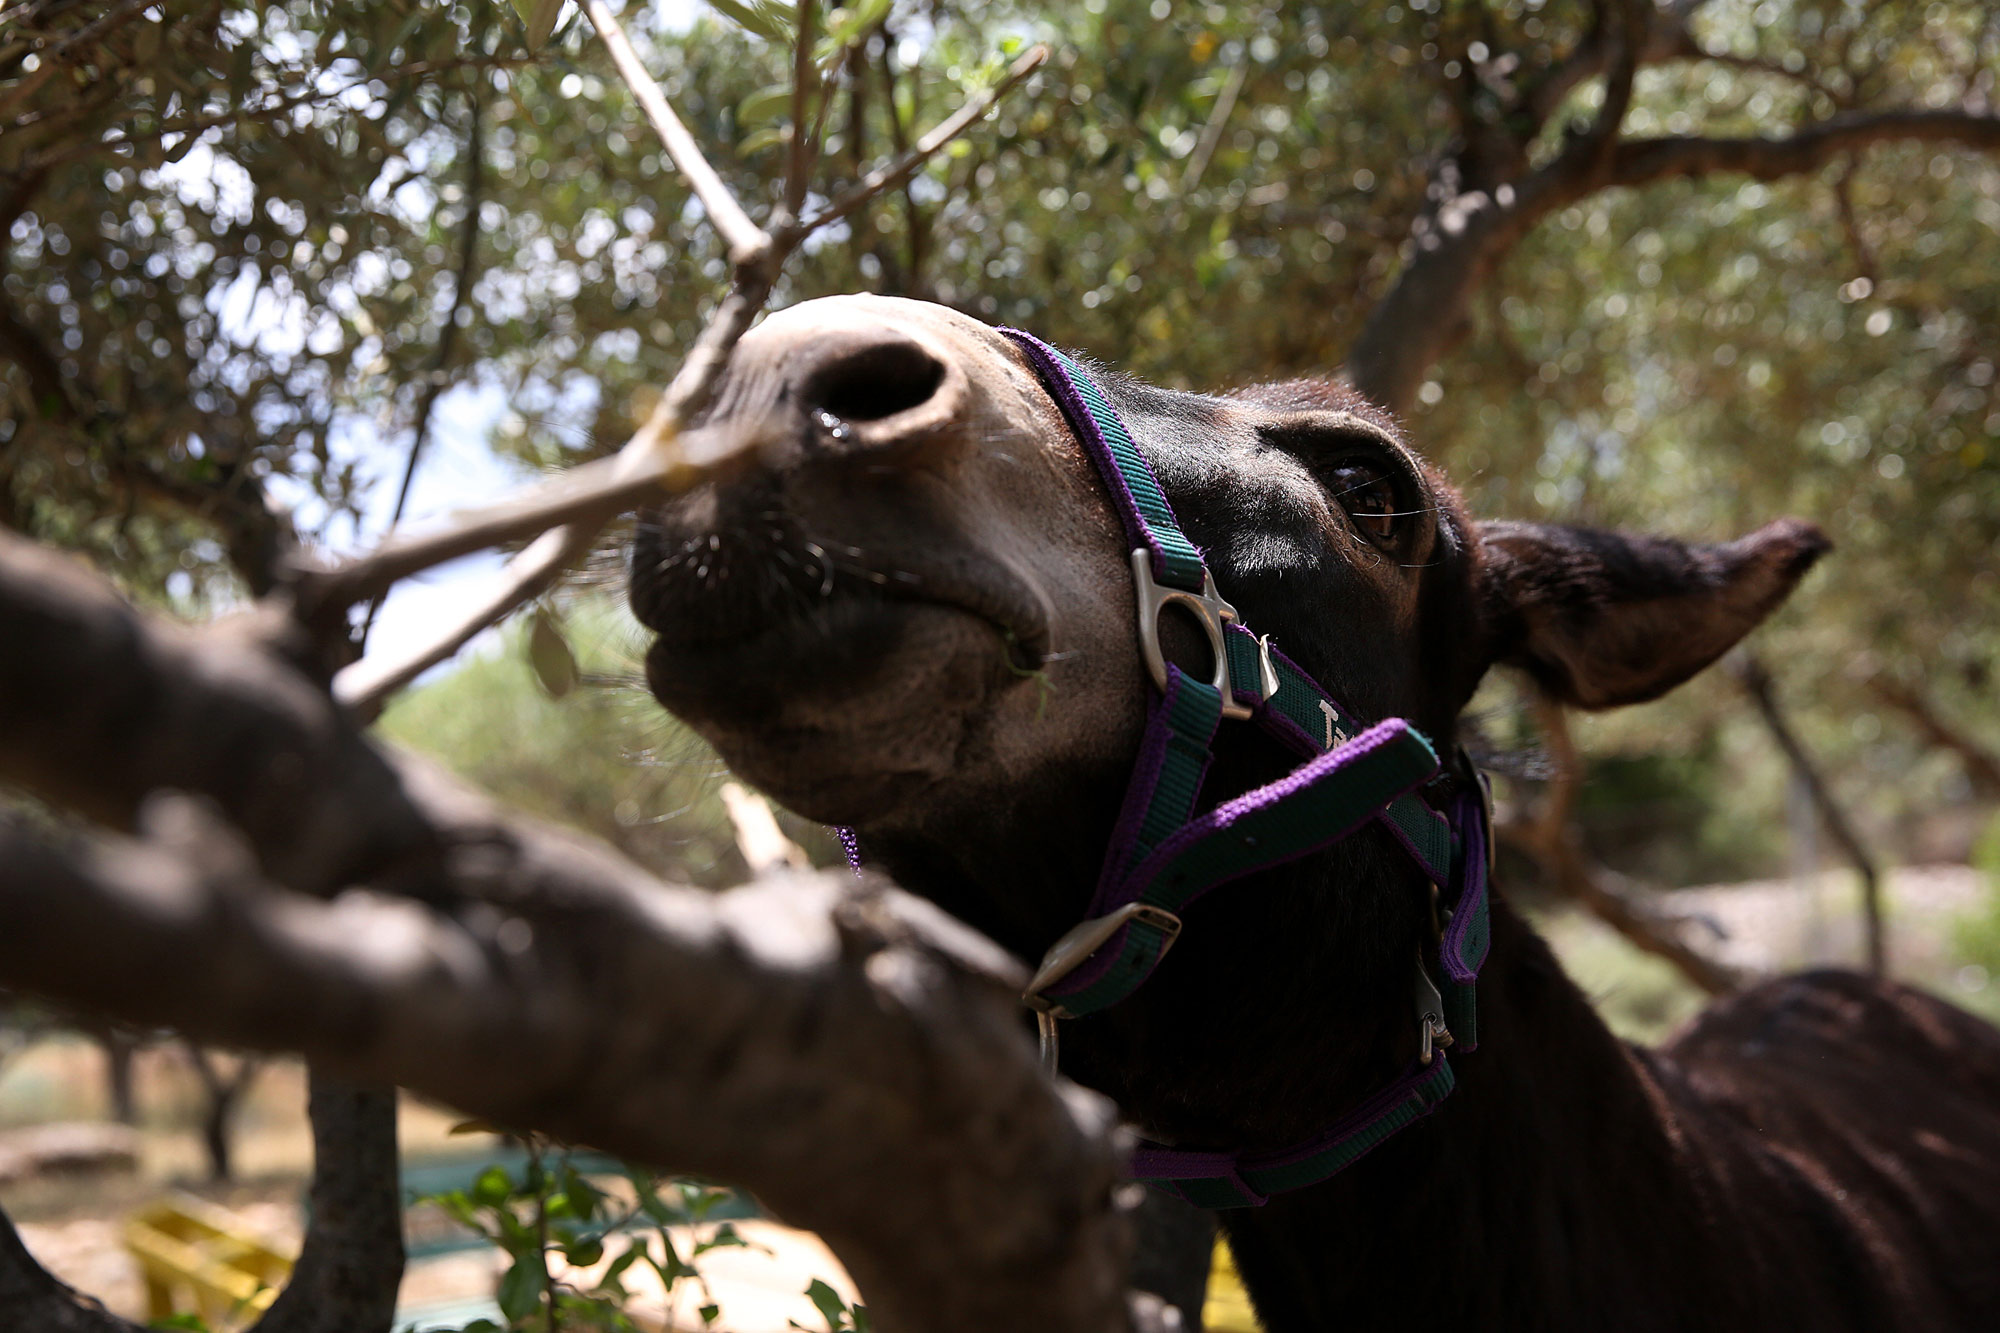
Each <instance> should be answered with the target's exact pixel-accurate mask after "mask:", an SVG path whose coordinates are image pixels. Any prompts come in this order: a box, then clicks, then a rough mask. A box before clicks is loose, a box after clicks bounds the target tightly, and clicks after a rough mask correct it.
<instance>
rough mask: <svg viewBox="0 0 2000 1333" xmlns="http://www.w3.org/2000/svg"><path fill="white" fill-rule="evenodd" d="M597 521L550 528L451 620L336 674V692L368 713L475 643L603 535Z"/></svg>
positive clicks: (348, 702) (370, 713)
mask: <svg viewBox="0 0 2000 1333" xmlns="http://www.w3.org/2000/svg"><path fill="white" fill-rule="evenodd" d="M598 528H599V525H598V524H596V523H589V524H576V525H573V526H570V527H563V528H550V529H549V530H548V531H547V532H544V533H543V534H542V535H541V536H539V537H537V538H535V540H534V541H533V542H531V543H529V545H528V547H527V549H525V550H523V551H522V552H521V553H520V554H519V555H517V556H515V557H514V558H513V559H512V560H510V561H508V562H507V567H506V568H505V569H504V570H502V571H501V575H500V578H499V580H498V581H497V582H496V583H495V584H494V586H493V587H492V588H491V589H490V590H488V592H487V593H486V595H485V596H483V597H480V598H478V599H477V600H475V601H474V602H472V604H471V605H469V606H466V607H464V608H463V609H462V610H461V611H460V612H459V614H458V617H457V619H455V620H453V621H452V622H451V624H450V626H449V627H448V628H446V629H444V630H441V631H439V632H437V633H435V634H433V635H432V636H431V637H430V638H429V639H427V640H425V641H424V642H423V643H422V644H421V645H419V646H418V647H417V648H415V649H413V650H412V651H410V652H407V653H404V654H403V655H402V656H400V657H392V658H384V657H382V656H380V655H379V654H378V655H377V656H375V657H365V658H363V659H361V660H360V661H359V662H356V663H354V664H353V665H351V666H348V667H345V668H343V669H342V670H341V672H340V674H339V675H337V676H335V677H334V678H333V697H334V698H336V699H338V700H339V701H340V702H341V703H343V704H345V705H347V706H348V707H349V708H352V709H354V710H355V711H356V712H358V713H360V714H362V715H363V716H364V717H373V716H374V715H375V713H376V712H377V711H378V710H379V709H380V707H381V705H382V703H383V702H384V701H385V700H386V699H388V697H389V696H390V695H392V694H394V693H395V692H396V691H397V690H400V689H402V688H403V687H404V686H405V685H408V684H409V683H410V682H411V681H413V680H415V679H416V678H417V677H418V676H421V675H423V674H424V672H426V671H428V670H430V669H431V668H432V667H433V666H436V665H437V664H438V663H439V662H442V661H444V660H445V659H446V658H448V657H450V656H451V655H452V654H453V653H456V652H457V651H458V650H459V649H460V648H463V647H464V646H465V645H466V644H468V643H470V642H471V641H472V639H473V638H474V637H475V636H476V635H478V634H479V633H480V632H481V631H482V630H485V629H487V628H489V627H490V626H493V625H495V624H498V623H499V622H500V621H501V620H503V619H505V618H506V616H507V615H508V614H509V613H510V612H512V611H513V610H514V608H515V607H517V606H520V605H521V604H522V603H523V602H526V601H528V600H529V599H530V598H533V597H537V596H540V595H541V593H542V592H543V591H544V590H546V589H547V588H548V586H549V585H550V584H552V583H554V582H555V581H556V579H557V578H558V577H560V576H561V574H562V572H563V571H564V570H565V569H567V568H569V566H570V565H571V564H573V563H574V562H575V561H576V560H578V559H580V558H581V557H582V556H583V554H584V553H585V552H586V551H588V550H589V549H590V545H591V543H592V542H593V541H595V540H596V538H597V532H598Z"/></svg>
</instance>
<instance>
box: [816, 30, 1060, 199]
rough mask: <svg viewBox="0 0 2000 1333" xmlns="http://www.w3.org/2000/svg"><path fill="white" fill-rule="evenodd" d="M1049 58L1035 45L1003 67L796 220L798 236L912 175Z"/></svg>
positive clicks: (1046, 51) (1044, 50) (899, 183)
mask: <svg viewBox="0 0 2000 1333" xmlns="http://www.w3.org/2000/svg"><path fill="white" fill-rule="evenodd" d="M1048 58H1049V48H1047V47H1046V46H1037V47H1035V48H1034V49H1033V50H1031V51H1029V52H1028V53H1027V54H1026V55H1024V56H1022V57H1021V58H1020V59H1019V60H1016V61H1015V62H1014V63H1013V64H1012V65H1009V66H1008V67H1007V75H1006V77H1005V78H1003V79H1001V80H1000V82H998V83H996V84H994V85H993V87H992V88H990V89H988V90H987V91H986V92H983V93H981V94H979V95H978V96H977V97H974V98H973V99H972V100H970V101H968V102H967V103H966V104H965V105H964V106H962V107H960V108H959V109H958V110H957V111H956V112H954V113H953V114H952V116H951V117H950V119H948V120H944V121H941V122H939V123H938V124H937V125H936V126H934V127H933V128H932V129H931V131H930V133H928V134H926V135H924V137H923V138H921V139H919V140H917V142H916V146H915V147H913V148H911V149H910V151H909V152H908V153H906V154H904V155H903V156H902V157H901V158H899V159H897V160H896V161H895V162H893V163H891V164H890V165H888V166H886V167H881V168H878V169H877V170H875V171H871V172H869V173H868V174H867V175H866V176H864V177H862V178H861V179H860V180H859V181H857V182H855V184H854V185H853V186H851V187H850V188H849V189H848V190H846V191H845V192H844V193H842V194H841V195H840V197H839V198H837V199H835V200H834V201H833V202H832V203H830V204H828V205H827V206H826V207H825V208H824V209H823V210H821V211H820V212H818V213H815V214H813V216H812V217H810V218H808V219H806V220H805V221H804V222H801V223H799V224H798V227H797V230H798V233H799V235H800V236H802V237H803V236H805V235H807V234H809V233H811V232H814V231H817V230H818V229H819V228H821V227H824V226H827V225H828V224H830V223H834V222H838V221H839V220H840V219H842V218H844V217H846V216H847V215H848V214H849V213H852V212H853V211H854V210H855V209H857V208H859V207H861V205H863V204H865V203H867V202H868V201H869V200H870V199H873V198H874V197H875V196H876V195H878V194H880V193H882V192H883V191H884V190H891V189H894V188H895V187H896V186H898V185H901V184H902V183H903V182H904V181H906V180H908V179H909V178H910V177H911V176H913V175H915V174H916V172H917V168H919V167H921V166H922V165H923V164H924V163H925V162H927V161H929V160H930V159H931V157H932V156H933V155H934V154H936V152H937V151H938V150H939V149H940V148H943V147H944V146H945V145H946V144H948V143H950V142H951V141H952V140H953V139H956V138H957V137H958V136H959V135H961V134H963V133H965V131H966V129H967V128H968V127H969V126H970V125H972V123H973V122H974V121H976V120H978V119H979V118H980V117H981V116H983V115H985V114H986V113H987V112H988V111H989V110H991V109H992V107H993V104H994V103H996V102H998V101H999V100H1000V99H1001V98H1002V97H1005V96H1006V95H1007V94H1008V93H1010V92H1012V91H1013V90H1014V88H1015V86H1016V85H1018V84H1019V83H1020V82H1021V81H1022V80H1023V79H1025V78H1027V77H1028V76H1029V75H1030V74H1033V73H1034V72H1035V71H1036V70H1038V69H1040V68H1041V67H1042V62H1043V61H1045V60H1047V59H1048Z"/></svg>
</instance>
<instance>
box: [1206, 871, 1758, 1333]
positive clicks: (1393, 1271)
mask: <svg viewBox="0 0 2000 1333" xmlns="http://www.w3.org/2000/svg"><path fill="white" fill-rule="evenodd" d="M1479 992H1480V995H1479V1027H1480V1034H1479V1035H1480V1044H1479V1049H1478V1050H1477V1051H1473V1052H1469V1053H1463V1054H1459V1055H1456V1056H1454V1057H1453V1067H1454V1071H1455V1072H1456V1074H1457V1078H1458V1088H1457V1090H1456V1091H1455V1092H1454V1093H1453V1094H1452V1095H1451V1097H1450V1098H1448V1099H1447V1100H1446V1101H1445V1103H1444V1104H1443V1106H1442V1107H1440V1108H1439V1110H1438V1111H1437V1112H1436V1113H1435V1114H1433V1115H1432V1116H1431V1117H1430V1118H1429V1119H1428V1120H1425V1121H1421V1122H1419V1123H1418V1124H1417V1125H1415V1126H1413V1127H1411V1128H1409V1129H1407V1130H1404V1131H1403V1132H1402V1133H1401V1134H1398V1135H1397V1136H1395V1137H1394V1138H1392V1139H1390V1140H1389V1141H1388V1142H1387V1143H1385V1144H1384V1145H1382V1146H1381V1147H1380V1148H1377V1149H1376V1150H1375V1151H1374V1152H1373V1153H1372V1154H1371V1155H1369V1156H1368V1157H1366V1158H1363V1159H1362V1160H1361V1161H1360V1162H1358V1163H1356V1164H1355V1165H1354V1166H1352V1167H1350V1168H1349V1169H1348V1170H1347V1171H1346V1172H1344V1173H1343V1174H1341V1175H1339V1176H1336V1177H1335V1178H1333V1179H1332V1180H1330V1181H1328V1182H1326V1183H1325V1184H1322V1185H1319V1186H1315V1187H1312V1188H1308V1189H1304V1190H1300V1191H1297V1192H1295V1193H1292V1194H1288V1195H1283V1196H1279V1197H1278V1198H1275V1199H1273V1200H1272V1201H1271V1202H1270V1203H1269V1204H1267V1205H1266V1206H1264V1207H1263V1208H1260V1209H1242V1210H1233V1211H1230V1212H1228V1213H1225V1214H1224V1215H1223V1217H1224V1225H1225V1227H1226V1228H1227V1230H1228V1233H1229V1237H1230V1241H1231V1245H1232V1248H1233V1249H1234V1251H1235V1253H1236V1255H1237V1259H1238V1263H1239V1264H1240V1266H1241V1269H1242V1272H1243V1275H1244V1278H1245V1281H1246V1283H1247V1284H1248V1285H1249V1286H1250V1288H1251V1290H1252V1292H1253V1293H1254V1295H1255V1297H1256V1299H1257V1301H1258V1304H1259V1307H1260V1309H1261V1310H1262V1312H1263V1314H1264V1317H1265V1320H1266V1324H1267V1326H1268V1327H1269V1329H1270V1330H1271V1333H1292V1331H1293V1330H1306V1329H1329V1328H1355V1329H1375V1328H1390V1327H1396V1328H1400V1329H1406V1330H1407V1329H1427V1328H1445V1327H1451V1328H1458V1329H1464V1328H1479V1329H1515V1328H1522V1329H1527V1328H1547V1327H1563V1328H1621V1329H1626V1328H1680V1327H1696V1326H1700V1322H1701V1321H1700V1320H1699V1319H1692V1315H1693V1313H1694V1312H1693V1311H1692V1310H1690V1311H1686V1312H1682V1311H1680V1310H1678V1309H1677V1308H1676V1307H1677V1306H1678V1305H1679V1304H1680V1303H1682V1302H1684V1301H1692V1302H1693V1303H1694V1305H1695V1306H1696V1307H1697V1308H1698V1309H1699V1310H1700V1311H1701V1313H1702V1316H1703V1317H1704V1318H1707V1319H1710V1320H1712V1319H1714V1318H1715V1316H1716V1315H1717V1314H1718V1312H1719V1311H1720V1310H1721V1309H1724V1308H1726V1306H1727V1297H1726V1295H1725V1294H1724V1293H1719V1292H1717V1291H1714V1290H1712V1289H1709V1288H1707V1287H1706V1286H1705V1285H1704V1284H1702V1283H1696V1282H1693V1281H1692V1280H1691V1277H1690V1275H1693V1274H1710V1275H1715V1276H1718V1277H1719V1276H1720V1275H1721V1274H1722V1273H1724V1272H1726V1271H1727V1270H1728V1267H1729V1266H1728V1265H1727V1263H1726V1262H1725V1263H1718V1262H1717V1261H1718V1260H1719V1259H1720V1258H1721V1256H1720V1255H1718V1253H1717V1252H1716V1245H1715V1240H1714V1233H1713V1230H1712V1227H1711V1226H1710V1223H1709V1218H1710V1210H1709V1207H1708V1205H1707V1203H1706V1202H1705V1198H1704V1188H1703V1186H1702V1184H1701V1179H1702V1174H1703V1172H1702V1164H1701V1163H1699V1162H1697V1161H1693V1160H1691V1156H1690V1154H1689V1153H1688V1151H1687V1150H1686V1148H1685V1147H1684V1145H1683V1144H1682V1143H1681V1142H1680V1140H1679V1137H1678V1135H1677V1133H1676V1130H1675V1128H1674V1126H1675V1118H1674V1113H1673V1110H1672V1107H1671V1105H1670V1104H1669V1102H1668V1100H1667V1095H1666V1093H1665V1091H1664V1090H1663V1089H1662V1087H1661V1085H1660V1083H1659V1082H1658V1081H1657V1076H1656V1069H1655V1066H1654V1065H1653V1064H1652V1062H1651V1061H1650V1060H1649V1058H1648V1057H1647V1056H1646V1055H1645V1054H1644V1053H1643V1052H1639V1051H1635V1050H1633V1049H1632V1048H1631V1047H1629V1046H1627V1045H1625V1044H1624V1043H1622V1042H1620V1041H1619V1040H1618V1039H1616V1038H1615V1037H1614V1036H1612V1034H1611V1032H1610V1031H1609V1029H1607V1028H1606V1027H1605V1025H1604V1023H1603V1021H1602V1020H1601V1019H1599V1018H1598V1017H1597V1015H1596V1014H1595V1013H1594V1012H1593V1011H1592V1009H1591V1007H1590V1004H1589V1002H1588V1001H1587V1000H1586V999H1585V998H1584V996H1583V994H1582V993H1581V992H1580V991H1579V990H1578V989H1577V987H1576V986H1575V984H1574V983H1573V982H1571V981H1570V980H1569V979H1568V977H1566V976H1565V975H1563V972H1562V970H1561V968H1560V967H1559V966H1558V964H1557V963H1556V961H1555V959H1554V957H1553V956H1552V955H1551V954H1550V952H1549V950H1548V947H1547V946H1546V945H1545V944H1544V943H1543V942H1542V940H1541V939H1540V938H1539V937H1538V936H1536V935H1535V934H1534V933H1533V932H1532V931H1531V930H1529V929H1528V928H1527V926H1526V925H1525V924H1523V923H1522V922H1521V921H1520V919H1519V918H1518V917H1516V916H1515V915H1514V914H1513V913H1512V912H1510V911H1509V910H1508V909H1507V906H1506V904H1505V903H1504V902H1497V903H1495V904H1494V911H1493V948H1492V953H1491V956H1490V959H1489V963H1488V966H1487V969H1486V972H1485V974H1484V975H1483V976H1482V978H1481V981H1480V984H1479ZM1692 1286H1703V1289H1702V1290H1699V1291H1695V1290H1691V1289H1690V1288H1691V1287H1692ZM1682 1313H1686V1314H1688V1315H1689V1316H1690V1317H1691V1318H1690V1320H1688V1321H1684V1320H1683V1318H1682V1317H1681V1315H1682ZM1709 1326H1711V1327H1712V1326H1714V1325H1712V1324H1711V1325H1709Z"/></svg>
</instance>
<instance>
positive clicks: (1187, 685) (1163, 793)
mask: <svg viewBox="0 0 2000 1333" xmlns="http://www.w3.org/2000/svg"><path fill="white" fill-rule="evenodd" d="M1161 706H1162V707H1163V708H1165V709H1166V746H1165V751H1164V753H1163V754H1162V755H1161V756H1160V769H1159V777H1158V779H1157V780H1156V781H1155V782H1154V785H1153V792H1152V798H1151V800H1149V801H1148V802H1147V805H1146V813H1145V814H1144V815H1143V816H1142V817H1141V819H1140V821H1139V832H1138V839H1137V842H1136V844H1135V845H1134V847H1133V849H1132V851H1131V852H1130V853H1129V855H1128V857H1127V864H1125V865H1121V866H1118V867H1116V868H1115V870H1114V871H1113V872H1112V873H1113V874H1114V875H1119V876H1122V875H1123V874H1124V872H1125V871H1127V870H1130V869H1131V868H1132V866H1133V865H1136V864H1137V863H1139V862H1140V861H1143V860H1145V859H1146V858H1147V857H1148V856H1151V855H1152V854H1153V849H1154V848H1155V847H1158V846H1159V845H1160V844H1161V843H1162V842H1164V841H1166V839H1167V838H1168V837H1169V836H1171V835H1172V834H1173V832H1174V831H1175V830H1176V829H1179V828H1181V827H1183V826H1184V825H1186V823H1187V822H1188V820H1189V818H1190V817H1192V816H1193V814H1194V803H1195V798H1196V797H1197V796H1198V795H1200V793H1201V780H1202V777H1203V775H1204V774H1206V773H1207V772H1208V761H1209V757H1210V749H1209V747H1210V745H1211V744H1213V742H1214V740H1215V729H1216V727H1217V726H1219V725H1220V724H1221V722H1222V695H1221V694H1220V693H1218V692H1217V691H1216V689H1215V687H1214V686H1212V685H1209V684H1208V683H1206V682H1205V681H1199V680H1192V679H1190V678H1189V677H1188V676H1187V675H1185V674H1184V673H1183V672H1182V671H1181V669H1180V668H1179V667H1177V666H1173V665H1171V664H1169V665H1168V667H1167V693H1166V696H1165V697H1164V699H1163V700H1162V701H1161Z"/></svg>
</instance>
